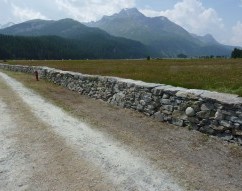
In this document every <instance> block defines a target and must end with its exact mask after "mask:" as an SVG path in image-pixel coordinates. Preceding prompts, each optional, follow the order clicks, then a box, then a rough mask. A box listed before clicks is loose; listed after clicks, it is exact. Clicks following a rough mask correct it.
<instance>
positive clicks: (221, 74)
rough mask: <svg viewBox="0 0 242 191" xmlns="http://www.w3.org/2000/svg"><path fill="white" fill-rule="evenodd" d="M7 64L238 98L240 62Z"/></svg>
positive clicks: (241, 80)
mask: <svg viewBox="0 0 242 191" xmlns="http://www.w3.org/2000/svg"><path fill="white" fill-rule="evenodd" d="M8 63H10V64H21V65H32V66H48V67H53V68H58V69H61V70H67V71H74V72H81V73H85V74H95V75H103V76H117V77H122V78H129V79H134V80H142V81H145V82H153V83H161V84H169V85H173V86H180V87H185V88H193V89H206V90H212V91H219V92H225V93H233V94H238V95H240V96H242V59H180V60H178V59H174V60H171V59H161V60H150V61H148V60H68V61H66V60H63V61H62V60H53V61H51V60H48V61H44V60H41V61H40V60H38V61H27V60H18V61H8Z"/></svg>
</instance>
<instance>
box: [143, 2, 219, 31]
mask: <svg viewBox="0 0 242 191" xmlns="http://www.w3.org/2000/svg"><path fill="white" fill-rule="evenodd" d="M141 11H142V12H143V13H144V14H145V15H147V16H166V17H168V18H169V19H170V20H172V21H173V22H175V23H177V24H178V25H180V26H182V27H184V28H185V29H186V30H188V31H189V32H192V33H196V34H201V35H202V34H206V33H211V34H213V33H216V31H218V30H221V29H223V27H224V25H223V21H222V19H221V18H220V17H219V16H218V14H217V12H216V11H215V10H214V9H212V8H205V7H204V6H203V4H202V2H201V1H200V0H182V1H181V2H178V3H177V4H175V5H174V7H173V9H168V10H166V11H152V10H147V9H146V10H141Z"/></svg>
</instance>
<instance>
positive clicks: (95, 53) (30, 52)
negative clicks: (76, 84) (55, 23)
mask: <svg viewBox="0 0 242 191" xmlns="http://www.w3.org/2000/svg"><path fill="white" fill-rule="evenodd" d="M147 54H148V50H147V48H146V47H145V46H144V45H142V44H141V43H139V42H135V41H130V40H126V39H123V38H115V39H112V38H110V39H109V40H108V41H106V40H104V39H101V38H100V39H98V38H97V39H95V40H89V39H79V40H77V39H66V38H62V37H57V36H38V37H23V36H10V35H0V59H109V58H110V59H111V58H113V59H115V58H143V57H145V56H147Z"/></svg>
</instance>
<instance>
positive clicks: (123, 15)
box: [85, 8, 232, 57]
mask: <svg viewBox="0 0 242 191" xmlns="http://www.w3.org/2000/svg"><path fill="white" fill-rule="evenodd" d="M85 24H86V25H87V26H91V27H98V28H100V29H102V30H104V31H106V32H108V33H110V34H112V35H114V36H120V37H125V38H129V39H132V40H136V41H140V42H142V43H143V44H145V45H148V46H150V47H152V48H153V49H155V50H156V51H157V52H159V54H160V55H159V56H162V55H163V56H168V57H173V56H176V55H177V54H179V53H183V54H186V55H188V56H203V55H208V54H209V55H212V54H213V55H226V56H228V55H229V54H230V53H231V51H232V50H231V48H230V47H228V46H224V45H222V44H220V43H218V42H217V41H216V40H215V39H214V38H213V37H211V36H206V35H205V37H201V36H198V35H193V34H191V33H189V32H188V31H186V30H185V29H184V28H182V27H181V26H179V25H177V24H175V23H173V22H172V21H170V20H169V19H168V18H166V17H164V16H159V17H146V16H145V15H144V14H142V13H141V12H140V11H139V10H138V9H136V8H131V9H123V10H122V11H120V12H119V13H116V14H114V15H111V16H104V17H103V18H102V19H100V20H99V21H96V22H90V23H85ZM208 37H209V38H208ZM211 46H212V47H213V48H212V51H211V53H209V52H208V51H207V50H206V47H211ZM172 47H173V48H172ZM210 50H211V49H210Z"/></svg>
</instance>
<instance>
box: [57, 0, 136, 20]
mask: <svg viewBox="0 0 242 191" xmlns="http://www.w3.org/2000/svg"><path fill="white" fill-rule="evenodd" d="M55 2H56V4H57V6H58V9H59V10H61V11H63V12H65V13H66V14H68V15H69V16H70V17H72V18H74V19H76V20H79V21H82V22H88V21H95V20H98V19H100V18H101V17H102V16H103V15H112V14H114V13H116V12H118V11H120V10H121V9H123V8H130V7H134V6H135V0H116V1H110V0H83V1H82V2H81V3H80V2H78V1H77V0H55Z"/></svg>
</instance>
